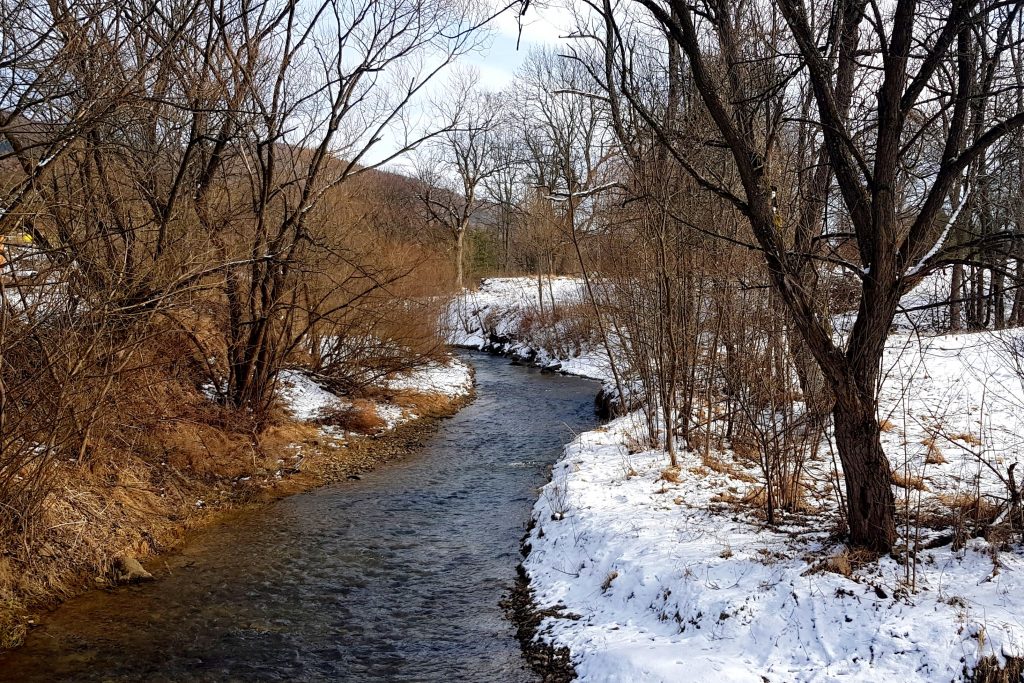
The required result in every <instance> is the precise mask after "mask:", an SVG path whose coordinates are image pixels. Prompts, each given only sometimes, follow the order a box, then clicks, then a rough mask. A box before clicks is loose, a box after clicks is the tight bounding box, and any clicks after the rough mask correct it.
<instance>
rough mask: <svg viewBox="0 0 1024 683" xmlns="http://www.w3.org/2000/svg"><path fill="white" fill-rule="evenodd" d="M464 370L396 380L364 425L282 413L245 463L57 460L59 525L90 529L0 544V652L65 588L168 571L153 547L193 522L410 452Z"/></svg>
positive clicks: (194, 526)
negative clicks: (413, 382)
mask: <svg viewBox="0 0 1024 683" xmlns="http://www.w3.org/2000/svg"><path fill="white" fill-rule="evenodd" d="M467 372H468V373H469V374H468V375H467V376H468V378H469V379H468V381H469V386H468V387H464V388H463V389H460V390H459V391H458V392H455V393H439V392H438V391H436V390H435V389H434V388H432V387H429V386H427V387H425V388H426V389H427V390H428V391H429V393H427V392H423V393H417V392H414V391H411V390H410V389H409V388H408V387H402V388H401V391H403V392H405V393H404V394H402V397H403V401H404V402H405V405H404V406H403V409H404V411H405V415H404V416H403V419H402V420H400V421H395V422H393V423H391V424H389V425H388V427H389V428H388V429H386V430H384V431H378V432H376V433H373V434H368V435H363V434H357V433H353V432H351V431H334V432H331V431H330V430H327V429H326V428H323V427H320V426H318V425H317V424H315V423H314V422H311V421H302V420H284V421H281V422H279V424H277V425H275V426H274V427H272V428H271V430H270V435H269V436H268V438H267V439H266V442H265V444H261V445H259V446H258V447H257V448H256V449H254V450H253V452H252V455H251V458H250V459H249V460H247V461H245V460H243V461H242V462H236V460H237V458H235V459H233V460H230V461H226V462H224V463H221V464H220V465H219V466H218V464H217V463H211V462H206V463H203V468H202V469H201V470H194V469H192V468H185V467H177V466H175V464H174V463H172V462H170V461H169V459H168V462H164V463H159V464H157V463H151V462H144V461H143V460H142V459H139V460H137V461H136V462H134V463H132V464H131V467H125V468H123V469H122V470H121V471H118V472H116V473H112V474H111V475H107V476H90V477H81V476H77V470H75V469H73V468H72V467H71V466H68V465H61V466H60V467H61V469H60V472H59V474H60V477H61V478H60V480H59V481H60V486H61V490H62V494H61V495H60V497H59V498H57V499H56V501H55V503H54V504H55V505H59V506H63V507H62V508H61V510H62V512H63V514H65V515H66V516H70V517H73V518H75V522H74V524H73V525H68V526H67V527H65V528H67V529H72V530H74V529H83V530H85V531H87V532H88V533H80V534H79V535H78V536H76V535H75V534H73V533H68V534H60V535H55V532H57V533H59V532H60V531H62V530H63V529H60V528H58V529H56V530H54V529H49V530H48V531H49V532H50V536H47V537H44V538H43V539H42V540H41V541H37V542H35V544H34V545H33V546H31V548H30V549H31V550H32V552H31V553H29V554H27V555H26V556H25V557H18V556H14V555H12V554H10V553H0V652H3V651H4V650H9V649H12V648H16V647H18V646H19V645H20V644H21V643H22V642H23V640H24V638H25V636H26V635H27V633H28V631H29V630H30V629H33V628H36V627H38V626H40V625H41V624H42V623H43V622H44V621H45V620H46V614H47V613H48V612H50V611H52V610H53V609H55V608H57V607H58V606H59V605H60V604H61V603H62V602H64V601H66V600H68V599H70V598H73V597H75V596H78V595H81V594H83V593H85V592H88V591H90V590H95V589H101V590H112V589H116V588H118V587H119V586H123V585H128V584H134V583H139V582H146V581H150V580H153V579H154V578H156V579H159V578H161V577H162V576H164V575H165V574H166V571H167V570H166V569H164V565H163V563H162V562H161V556H164V555H166V554H168V553H171V552H174V551H176V550H177V549H178V548H180V547H181V546H182V545H183V544H184V543H185V542H186V541H187V540H188V538H189V537H190V536H191V535H192V534H193V533H194V532H196V531H198V530H201V529H203V528H205V527H207V526H209V525H212V524H218V523H224V522H230V520H231V518H232V517H233V516H234V515H236V514H239V513H241V512H243V511H247V510H251V509H253V508H257V507H261V506H265V505H267V504H269V503H271V502H273V501H276V500H279V499H281V498H284V497H286V496H291V495H293V494H296V493H300V492H303V491H308V490H312V489H316V488H319V487H322V486H325V485H328V484H335V483H339V482H344V481H348V480H351V479H358V478H359V477H360V476H361V475H363V474H365V473H366V472H368V471H370V470H372V469H374V468H376V467H379V466H381V465H383V464H386V463H388V462H392V461H395V460H397V459H400V458H402V457H403V456H405V455H407V454H408V453H410V452H414V451H415V450H416V449H417V448H419V446H421V445H422V443H423V442H424V441H425V440H426V439H427V438H428V437H429V436H430V435H431V434H432V433H433V432H434V431H435V430H436V429H437V427H438V423H439V421H440V420H442V419H444V418H447V417H450V416H452V415H454V414H455V413H457V412H458V411H459V410H460V409H461V408H462V407H464V406H465V405H467V404H468V403H469V402H471V401H472V400H473V397H474V391H473V389H472V373H471V370H469V369H468V368H467ZM410 397H411V398H410ZM406 399H408V400H406ZM207 436H208V435H207ZM215 436H216V435H215ZM64 507H66V508H67V509H66V511H64V510H63V508H64Z"/></svg>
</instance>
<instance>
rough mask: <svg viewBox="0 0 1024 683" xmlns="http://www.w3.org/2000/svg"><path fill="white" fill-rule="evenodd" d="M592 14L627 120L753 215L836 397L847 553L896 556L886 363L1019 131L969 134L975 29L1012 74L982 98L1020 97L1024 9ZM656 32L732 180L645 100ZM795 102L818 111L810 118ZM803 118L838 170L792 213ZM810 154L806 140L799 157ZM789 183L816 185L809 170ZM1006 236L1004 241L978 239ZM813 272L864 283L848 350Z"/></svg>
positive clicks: (800, 7) (762, 8) (713, 0)
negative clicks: (989, 173)
mask: <svg viewBox="0 0 1024 683" xmlns="http://www.w3.org/2000/svg"><path fill="white" fill-rule="evenodd" d="M597 9H598V10H599V11H598V12H597V15H598V16H599V20H598V21H596V22H595V24H594V25H593V26H591V27H590V28H591V29H592V30H590V31H589V32H583V33H584V35H594V36H598V37H599V38H598V40H599V42H600V44H601V54H602V55H603V59H602V61H601V62H600V64H601V65H602V66H603V68H602V69H600V70H598V69H594V70H593V75H594V77H595V81H596V82H598V83H599V84H600V85H601V87H602V88H603V90H604V92H605V93H606V95H607V96H608V99H609V101H610V103H611V106H612V108H613V113H614V114H615V115H616V116H617V117H618V118H621V117H622V116H623V113H622V111H623V109H629V110H631V111H633V112H636V113H637V115H638V116H641V117H643V118H645V119H646V120H648V122H649V123H651V125H652V127H654V129H655V130H657V132H658V136H659V139H660V140H661V141H662V143H663V144H665V145H667V146H669V148H670V150H671V151H672V155H673V157H674V158H675V159H676V160H677V161H678V162H679V163H680V164H681V165H682V166H683V168H685V169H686V171H687V172H688V173H690V174H691V175H692V176H693V177H694V178H695V179H696V180H697V182H698V183H699V184H700V185H701V186H702V187H703V188H704V189H705V190H707V191H709V192H712V193H714V194H715V195H717V196H718V197H721V198H722V199H723V200H725V201H728V202H729V203H731V204H732V206H734V207H735V208H736V210H738V211H739V212H740V213H742V214H743V215H744V216H745V217H746V218H747V221H748V223H749V225H750V229H751V232H752V235H753V243H752V244H751V246H752V247H753V248H755V249H757V250H758V251H759V252H760V253H761V254H762V256H763V257H764V261H765V264H766V266H767V269H768V272H769V274H770V276H771V282H772V286H773V287H774V288H775V289H776V291H777V292H778V293H779V296H780V299H781V301H782V302H783V303H784V305H785V306H786V308H787V310H788V312H789V314H790V315H791V316H792V320H793V323H794V325H795V327H796V329H797V330H798V331H799V336H800V337H801V338H802V340H803V342H804V343H805V344H806V345H807V349H808V351H809V353H810V354H811V355H812V356H813V358H814V360H815V362H816V364H817V366H818V368H820V370H821V372H822V374H823V376H824V378H825V380H826V381H827V383H828V386H829V388H830V389H831V391H832V394H833V395H834V397H835V408H834V410H833V411H832V414H833V419H834V423H835V438H836V444H837V447H838V451H839V455H840V459H841V461H842V465H843V473H844V476H845V480H846V488H847V506H848V510H847V512H848V522H849V527H850V537H851V541H852V542H853V543H855V544H857V545H861V546H865V547H868V548H872V549H875V550H878V551H888V550H889V549H890V548H891V547H892V544H893V543H894V541H895V535H896V528H895V522H894V513H895V505H894V499H893V494H892V490H891V486H890V481H889V477H890V471H889V470H890V467H889V462H888V459H887V458H886V455H885V453H884V451H883V450H882V447H881V443H880V439H879V428H878V423H877V417H876V411H877V387H878V382H879V364H880V360H881V357H882V353H883V350H884V347H885V340H886V337H887V335H888V331H889V327H890V325H891V323H892V321H893V318H894V316H895V314H896V311H897V307H898V305H899V300H900V297H901V296H902V295H903V294H904V293H905V292H907V291H908V290H909V289H911V288H912V287H913V286H915V285H916V284H917V283H918V282H920V281H921V279H922V278H923V277H924V276H925V275H926V274H928V273H929V272H932V271H933V270H935V269H936V268H939V267H941V266H943V265H945V264H948V263H950V262H952V261H955V260H956V258H955V254H954V253H953V252H952V250H951V248H950V247H949V246H948V245H947V244H946V237H947V234H948V226H949V225H950V224H951V223H953V222H955V220H956V218H957V215H958V213H959V208H960V207H961V206H962V197H960V196H956V195H955V194H954V190H955V189H956V188H958V187H963V186H964V174H965V172H966V171H967V170H968V168H969V167H970V166H971V164H972V163H974V162H975V161H976V160H977V159H979V158H980V157H981V156H982V155H983V154H984V153H985V151H986V150H988V149H989V148H990V147H991V146H992V145H994V144H995V143H997V142H998V141H999V140H1001V139H1003V138H1004V137H1005V136H1006V135H1008V134H1009V133H1011V132H1012V131H1014V130H1016V129H1018V128H1020V127H1021V126H1022V125H1024V115H1021V114H1013V115H1008V116H1006V117H1005V118H1001V119H994V120H990V121H988V122H987V124H986V125H985V126H984V127H983V129H982V130H981V131H980V132H979V133H978V134H976V135H973V136H970V137H969V136H968V132H969V131H968V124H969V119H970V117H969V112H970V105H971V102H972V101H974V100H975V99H976V98H977V97H978V96H979V93H978V92H977V90H976V88H975V79H974V74H973V72H972V70H971V69H970V65H969V62H968V60H967V55H969V54H970V51H971V49H972V46H973V45H976V44H977V41H978V32H979V31H981V32H983V33H985V34H987V35H995V34H1000V33H1002V32H1008V33H1009V34H1010V35H1014V36H1015V37H1013V38H1012V39H1007V40H1005V41H1003V42H1002V43H1000V42H999V41H994V46H995V47H994V48H993V54H995V55H996V57H995V59H996V60H997V61H998V62H999V63H1000V64H1001V66H1000V67H998V68H997V69H996V74H997V75H996V76H995V77H994V79H993V81H991V82H990V83H989V84H988V86H987V87H989V88H990V89H992V90H998V89H1000V88H1002V87H1006V86H1010V87H1012V84H1011V82H1010V81H1009V78H1010V76H1011V73H1010V71H1009V70H1008V69H1007V68H1005V65H1004V64H1003V62H1005V61H1006V49H1005V46H1006V45H1009V44H1013V43H1015V42H1017V41H1018V40H1019V37H1016V35H1015V32H1017V28H1016V26H1017V25H1016V24H1015V23H1014V22H1015V20H1016V17H1017V13H1018V12H1019V7H1018V6H1017V5H1013V6H1010V5H1006V4H1004V3H1000V2H994V1H993V2H987V1H978V2H959V3H954V4H953V5H951V6H949V7H945V8H942V9H939V8H936V7H932V6H924V5H922V4H919V3H917V2H914V1H913V0H900V1H899V2H897V3H895V4H894V5H892V6H886V7H882V6H879V5H876V4H873V3H868V2H866V1H862V0H848V1H847V0H836V1H835V2H832V3H828V4H827V7H822V6H818V5H815V6H813V7H812V6H809V5H807V4H806V3H804V2H802V1H801V0H778V1H777V2H772V3H738V4H733V3H725V2H720V1H718V0H708V1H702V2H697V3H687V2H682V1H677V0H668V1H666V2H662V1H660V0H635V1H634V2H630V3H612V2H611V0H605V1H604V2H603V3H601V5H600V6H599V7H597ZM627 10H628V11H627ZM638 16H643V17H645V20H644V21H639V20H637V18H638ZM649 21H653V22H654V25H655V26H657V27H658V28H659V29H660V31H662V32H663V33H664V35H667V36H669V39H670V41H671V42H672V43H673V44H676V45H678V46H679V47H680V48H681V50H682V52H683V55H684V56H685V64H686V66H685V69H686V72H687V74H688V77H689V79H690V80H691V82H692V85H693V88H694V90H695V91H696V93H697V94H698V95H699V98H700V102H701V103H702V106H703V107H705V108H706V110H707V113H708V116H709V117H710V120H711V121H712V122H713V125H714V130H715V131H716V133H717V136H716V137H713V138H712V137H708V138H705V140H704V141H703V144H704V145H712V146H714V147H717V148H722V149H725V150H727V151H728V152H729V155H730V157H731V161H732V169H731V170H732V173H730V175H729V176H727V177H723V176H721V175H719V174H717V173H716V170H715V169H714V168H713V167H709V166H707V165H706V164H705V163H703V161H702V159H701V158H700V157H696V156H695V155H694V154H692V153H691V152H693V151H694V149H695V148H694V147H693V144H694V142H697V141H696V140H681V139H679V138H678V137H677V136H675V135H674V134H673V133H672V131H669V130H666V129H665V127H664V126H663V125H661V124H660V123H659V121H658V119H657V117H654V116H651V115H650V113H649V112H646V111H645V110H644V107H643V102H642V101H640V100H639V99H638V98H636V97H634V96H633V95H634V94H635V88H634V86H635V82H634V79H633V76H632V73H631V70H632V61H631V60H630V59H629V57H628V56H629V54H630V49H631V46H632V44H633V43H634V42H635V41H638V40H642V39H643V38H642V36H643V35H645V32H646V31H648V29H647V28H646V26H647V25H649V23H647V24H645V22H649ZM1000 45H1002V46H1003V47H1001V48H1000V47H999V46H1000ZM940 73H947V74H952V75H951V76H949V78H952V87H941V86H940V83H939V77H938V74H940ZM802 93H809V95H806V96H801V94H802ZM801 101H803V102H810V103H811V106H810V107H803V108H801V107H800V106H799V104H800V102H801ZM943 114H948V116H949V118H950V125H949V126H948V130H947V131H946V133H945V135H944V138H943V140H941V144H938V145H932V146H929V147H928V149H924V148H923V147H922V146H921V145H920V144H919V142H920V139H921V138H922V136H924V135H926V134H927V133H928V132H929V131H931V130H932V122H933V121H935V120H936V119H937V118H938V117H940V116H942V115H943ZM806 118H809V119H810V120H811V121H813V126H812V128H811V129H810V130H807V132H806V133H805V135H813V140H814V142H813V144H814V148H813V149H812V150H811V151H810V152H809V153H808V152H805V153H804V155H803V156H804V159H805V161H807V160H810V161H811V162H812V163H817V164H819V165H821V164H827V169H828V172H827V173H825V174H824V177H823V178H818V179H814V180H813V181H812V182H811V186H812V187H816V188H817V189H816V190H815V191H813V192H811V195H812V196H810V197H802V196H801V195H800V194H799V193H796V194H795V195H793V196H790V197H785V195H783V197H785V199H786V200H787V202H791V203H788V204H783V203H782V202H781V201H780V194H779V192H780V189H783V188H786V187H791V188H800V187H807V185H806V183H801V182H793V181H791V180H787V174H789V173H792V172H793V171H794V169H793V168H792V167H789V166H787V164H786V161H787V159H789V158H790V157H788V156H780V149H781V148H782V146H783V143H784V142H785V141H786V140H787V139H791V138H790V136H791V135H792V131H793V130H794V128H796V127H797V126H798V125H806V124H801V121H803V120H804V119H806ZM968 140H970V142H968ZM809 142H810V140H809V139H808V138H806V137H805V143H804V145H803V146H804V148H805V149H806V148H807V144H809ZM698 149H699V148H698ZM911 162H912V163H911ZM795 170H796V171H797V172H800V173H812V174H813V173H814V172H813V170H811V167H809V166H804V167H803V168H801V169H795ZM733 174H734V175H733ZM830 175H831V176H834V181H830V180H829V176H830ZM733 179H735V180H734V181H733ZM823 187H828V188H830V189H829V194H830V195H831V193H832V192H833V191H834V193H835V196H836V202H835V213H834V214H833V215H829V216H823V214H822V209H823V207H824V204H823V203H822V198H823V197H824V194H823V193H822V188H823ZM815 207H818V208H815ZM816 214H817V215H822V216H823V217H822V218H821V219H819V218H815V215H816ZM801 215H805V216H809V217H810V218H809V219H806V220H801V219H799V217H800V216H801ZM847 226H848V227H847ZM1008 237H1009V235H1008V234H1006V233H1005V232H1002V231H1000V232H998V233H993V234H987V235H979V236H978V237H977V238H976V241H981V242H984V243H996V242H1005V241H1006V240H1007V238H1008ZM847 246H848V247H849V248H847ZM822 247H827V249H824V250H823V251H822V250H821V248H822ZM812 263H825V264H828V265H829V267H830V268H834V267H839V268H842V269H846V270H847V271H848V272H850V273H852V274H854V275H855V276H856V277H857V278H858V279H859V280H860V287H859V289H860V292H859V301H858V303H857V304H856V308H857V314H856V318H855V321H854V323H853V326H852V328H851V329H850V330H849V331H848V334H847V335H846V336H845V339H844V340H839V339H837V337H836V335H834V334H833V331H832V329H831V324H830V321H829V319H828V317H827V315H826V313H827V311H828V310H829V307H828V305H827V301H825V300H823V298H824V297H825V296H826V292H827V289H823V288H822V287H820V286H818V283H817V275H816V270H817V269H816V268H811V267H809V265H808V264H812Z"/></svg>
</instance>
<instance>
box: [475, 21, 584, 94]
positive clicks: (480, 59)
mask: <svg viewBox="0 0 1024 683" xmlns="http://www.w3.org/2000/svg"><path fill="white" fill-rule="evenodd" d="M536 5H537V3H533V4H532V5H531V6H530V8H529V9H528V10H527V13H526V16H524V17H522V36H520V33H519V22H518V21H517V19H518V16H517V13H516V12H515V11H514V10H513V11H509V12H505V13H504V14H502V15H500V16H499V17H497V18H496V19H495V20H494V26H493V27H494V34H493V37H492V39H491V41H490V45H489V46H488V47H487V48H486V49H485V50H484V51H482V52H481V53H480V54H473V55H469V56H467V57H466V59H465V60H464V62H465V63H466V64H470V65H472V66H473V67H475V68H477V69H479V70H480V76H481V78H480V81H481V83H482V84H483V85H484V87H485V88H487V89H489V90H500V89H501V88H504V87H505V86H506V85H507V84H508V83H509V81H511V80H512V77H513V75H514V74H515V71H516V69H517V68H519V65H520V64H522V63H523V60H524V59H526V56H527V55H528V54H529V53H530V50H531V49H533V48H536V47H542V46H544V45H553V44H556V43H558V41H559V38H560V36H563V35H565V33H566V31H565V28H564V26H565V23H566V17H565V13H564V11H562V10H558V9H556V8H552V7H544V8H538V7H537V6H536ZM517 40H518V41H519V45H518V49H517V47H516V41H517Z"/></svg>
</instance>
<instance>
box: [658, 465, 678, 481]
mask: <svg viewBox="0 0 1024 683" xmlns="http://www.w3.org/2000/svg"><path fill="white" fill-rule="evenodd" d="M658 479H660V480H663V481H667V482H668V483H670V484H678V483H679V482H680V481H681V479H680V477H679V468H678V467H666V468H665V469H663V470H662V471H661V476H660V477H658Z"/></svg>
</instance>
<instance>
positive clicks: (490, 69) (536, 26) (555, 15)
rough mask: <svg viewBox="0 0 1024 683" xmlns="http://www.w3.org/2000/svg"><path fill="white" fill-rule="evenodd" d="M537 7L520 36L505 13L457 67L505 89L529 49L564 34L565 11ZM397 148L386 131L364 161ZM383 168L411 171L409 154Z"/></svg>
mask: <svg viewBox="0 0 1024 683" xmlns="http://www.w3.org/2000/svg"><path fill="white" fill-rule="evenodd" d="M494 1H495V2H496V4H497V3H501V4H505V2H504V0H494ZM538 4H539V3H537V2H533V3H531V5H530V7H529V9H528V11H527V14H526V16H524V17H522V35H521V36H520V32H519V21H518V19H519V17H518V15H517V13H516V11H515V10H511V11H506V12H504V13H503V14H501V15H499V16H498V17H496V18H495V19H494V20H493V22H492V24H491V35H490V36H489V38H488V40H486V41H485V43H484V46H483V47H482V48H480V49H479V50H478V51H475V52H472V53H470V54H467V55H464V56H463V57H461V58H460V59H459V60H458V62H457V64H459V65H462V66H468V67H471V68H473V69H476V70H477V71H479V73H480V86H481V88H482V89H484V90H492V91H493V90H501V89H503V88H505V87H506V86H507V85H508V84H509V83H510V82H511V81H512V79H513V77H514V76H515V72H516V70H517V69H518V68H519V66H520V65H521V64H522V63H523V62H524V61H525V59H526V57H527V55H529V53H530V51H531V50H532V49H535V48H538V47H543V46H545V45H548V46H550V45H554V44H557V43H558V42H559V38H560V36H563V35H565V33H566V29H565V28H564V27H565V26H566V25H567V23H568V16H567V13H566V11H565V10H561V9H558V8H557V7H552V6H551V4H552V3H545V4H547V5H548V6H546V7H543V8H538V7H537V5H538ZM517 41H518V46H517ZM446 80H447V77H446V74H440V75H438V76H437V80H436V82H435V84H434V86H433V87H432V91H433V92H435V93H436V92H437V90H442V91H443V88H444V87H445V86H444V84H445V81H446ZM398 146H399V145H398V144H397V143H396V140H395V139H394V138H393V137H392V132H391V131H389V132H386V133H385V134H384V136H383V138H382V140H381V142H380V143H378V145H375V146H374V149H372V150H371V151H370V153H369V154H368V155H367V158H366V161H367V162H368V163H374V162H375V161H377V160H379V159H383V158H386V157H387V156H389V155H390V154H392V153H393V151H394V150H395V149H396V147H398ZM386 168H388V169H390V170H393V171H397V172H404V173H410V172H412V171H413V161H412V159H411V158H408V155H405V156H403V157H399V158H397V159H395V160H393V161H392V162H390V163H388V164H387V165H386Z"/></svg>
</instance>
